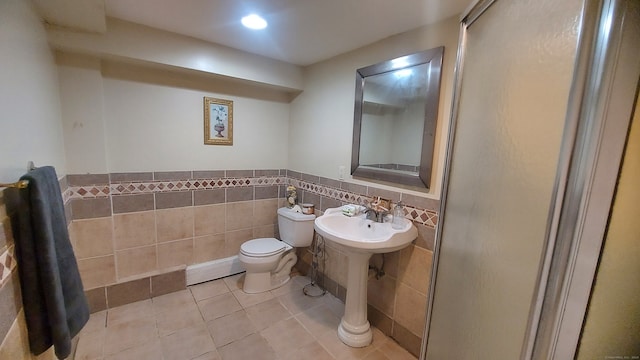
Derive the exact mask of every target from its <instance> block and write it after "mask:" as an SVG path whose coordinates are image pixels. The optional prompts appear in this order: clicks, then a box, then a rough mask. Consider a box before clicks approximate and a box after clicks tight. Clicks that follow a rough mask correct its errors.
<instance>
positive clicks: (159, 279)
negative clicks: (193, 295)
mask: <svg viewBox="0 0 640 360" xmlns="http://www.w3.org/2000/svg"><path fill="white" fill-rule="evenodd" d="M186 288H187V278H186V275H185V270H184V269H183V270H177V271H172V272H168V273H166V274H161V275H155V276H152V277H151V296H152V297H156V296H160V295H165V294H169V293H172V292H176V291H180V290H184V289H186Z"/></svg>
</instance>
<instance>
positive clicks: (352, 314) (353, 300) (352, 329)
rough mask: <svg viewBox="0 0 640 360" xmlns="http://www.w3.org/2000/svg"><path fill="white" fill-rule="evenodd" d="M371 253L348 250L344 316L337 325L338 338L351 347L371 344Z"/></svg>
mask: <svg viewBox="0 0 640 360" xmlns="http://www.w3.org/2000/svg"><path fill="white" fill-rule="evenodd" d="M371 255H372V254H371V253H360V252H349V253H348V256H347V257H348V259H349V272H348V274H347V276H348V277H347V299H346V301H345V307H344V316H343V317H342V320H341V321H340V326H338V338H340V340H342V342H343V343H345V344H347V345H349V346H353V347H364V346H367V345H369V344H371V339H372V337H373V335H372V333H371V328H370V325H369V321H368V320H367V281H368V280H369V277H368V274H369V259H370V258H371Z"/></svg>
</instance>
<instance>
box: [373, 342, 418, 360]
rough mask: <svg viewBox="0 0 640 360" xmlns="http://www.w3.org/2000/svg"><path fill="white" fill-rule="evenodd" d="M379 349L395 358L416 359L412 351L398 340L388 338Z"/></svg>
mask: <svg viewBox="0 0 640 360" xmlns="http://www.w3.org/2000/svg"><path fill="white" fill-rule="evenodd" d="M378 350H379V351H380V352H382V353H383V354H385V355H386V356H387V357H388V358H389V359H393V360H416V357H415V356H413V355H412V354H411V353H410V352H408V351H407V350H405V349H404V348H402V346H400V345H399V344H398V343H397V342H395V341H393V340H392V339H389V338H387V341H386V342H385V343H384V344H382V345H380V346H379V347H378Z"/></svg>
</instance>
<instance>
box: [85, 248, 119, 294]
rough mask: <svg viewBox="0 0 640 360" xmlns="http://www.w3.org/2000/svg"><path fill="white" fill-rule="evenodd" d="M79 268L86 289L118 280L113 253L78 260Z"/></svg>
mask: <svg viewBox="0 0 640 360" xmlns="http://www.w3.org/2000/svg"><path fill="white" fill-rule="evenodd" d="M78 269H79V270H80V277H81V278H82V285H83V286H84V289H85V290H89V289H93V288H96V287H101V286H105V285H108V284H113V283H115V282H116V267H115V259H114V257H113V255H109V256H101V257H95V258H90V259H80V260H78Z"/></svg>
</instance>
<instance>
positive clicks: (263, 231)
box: [253, 225, 276, 239]
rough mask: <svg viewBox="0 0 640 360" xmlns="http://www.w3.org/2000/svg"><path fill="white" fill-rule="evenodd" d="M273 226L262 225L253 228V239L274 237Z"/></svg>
mask: <svg viewBox="0 0 640 360" xmlns="http://www.w3.org/2000/svg"><path fill="white" fill-rule="evenodd" d="M275 236H276V234H275V226H274V225H262V226H256V227H254V228H253V238H254V239H258V238H272V237H275Z"/></svg>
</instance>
